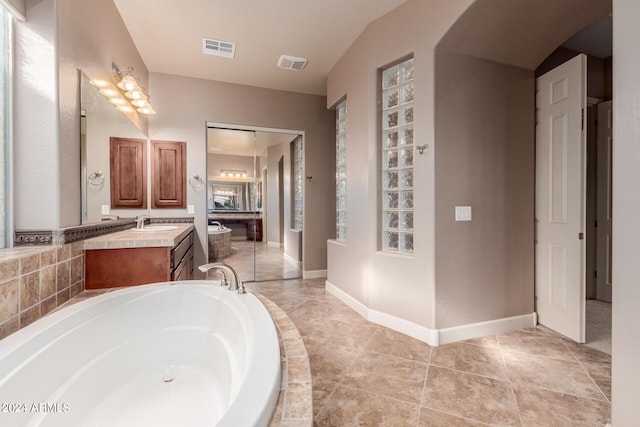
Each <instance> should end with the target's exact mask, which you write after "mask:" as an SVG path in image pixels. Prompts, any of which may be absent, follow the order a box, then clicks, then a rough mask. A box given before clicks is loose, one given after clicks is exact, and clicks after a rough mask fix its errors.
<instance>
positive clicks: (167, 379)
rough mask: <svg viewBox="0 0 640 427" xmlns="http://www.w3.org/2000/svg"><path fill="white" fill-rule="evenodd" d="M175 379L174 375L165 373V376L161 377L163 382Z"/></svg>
mask: <svg viewBox="0 0 640 427" xmlns="http://www.w3.org/2000/svg"><path fill="white" fill-rule="evenodd" d="M175 379H176V377H175V376H173V375H167V376H165V377H164V378H163V379H162V381H164V382H165V383H170V382H171V381H173V380H175Z"/></svg>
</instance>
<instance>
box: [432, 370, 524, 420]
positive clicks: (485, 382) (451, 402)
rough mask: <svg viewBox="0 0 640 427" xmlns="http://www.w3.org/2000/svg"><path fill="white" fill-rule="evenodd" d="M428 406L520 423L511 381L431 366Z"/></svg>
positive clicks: (465, 414)
mask: <svg viewBox="0 0 640 427" xmlns="http://www.w3.org/2000/svg"><path fill="white" fill-rule="evenodd" d="M422 405H423V406H424V407H427V408H430V409H435V410H438V411H442V412H446V413H448V414H452V415H457V416H460V417H464V418H468V419H471V420H474V421H480V422H484V423H488V424H498V425H509V426H517V425H520V420H519V417H518V408H517V406H516V402H515V400H514V398H513V393H512V391H511V385H510V383H509V382H508V381H501V380H497V379H495V378H488V377H482V376H479V375H474V374H467V373H464V372H460V371H454V370H451V369H445V368H439V367H437V366H430V367H429V374H428V376H427V382H426V385H425V390H424V400H423V403H422Z"/></svg>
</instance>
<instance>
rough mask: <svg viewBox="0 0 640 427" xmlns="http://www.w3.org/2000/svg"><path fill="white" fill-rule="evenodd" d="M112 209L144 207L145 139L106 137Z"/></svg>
mask: <svg viewBox="0 0 640 427" xmlns="http://www.w3.org/2000/svg"><path fill="white" fill-rule="evenodd" d="M109 167H110V174H109V175H110V183H111V208H112V209H146V208H147V141H146V140H144V139H136V138H116V137H111V138H109Z"/></svg>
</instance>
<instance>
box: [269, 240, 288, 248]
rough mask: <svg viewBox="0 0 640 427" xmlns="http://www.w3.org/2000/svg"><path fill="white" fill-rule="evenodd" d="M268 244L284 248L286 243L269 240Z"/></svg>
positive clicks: (272, 246)
mask: <svg viewBox="0 0 640 427" xmlns="http://www.w3.org/2000/svg"><path fill="white" fill-rule="evenodd" d="M267 246H269V247H271V248H284V244H283V243H280V242H271V241H268V242H267Z"/></svg>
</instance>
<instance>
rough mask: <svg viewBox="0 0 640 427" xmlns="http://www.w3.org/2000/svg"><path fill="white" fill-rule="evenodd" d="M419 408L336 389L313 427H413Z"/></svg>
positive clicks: (352, 391) (347, 388) (360, 391)
mask: <svg viewBox="0 0 640 427" xmlns="http://www.w3.org/2000/svg"><path fill="white" fill-rule="evenodd" d="M418 411H419V406H418V405H416V404H411V403H407V402H400V401H397V400H394V399H389V398H386V397H382V396H379V395H376V394H373V393H367V392H365V391H362V390H357V389H352V388H349V387H344V386H339V387H338V388H337V390H336V391H335V392H334V393H333V395H332V396H331V397H330V398H329V400H328V402H327V403H326V405H325V406H324V408H322V410H321V411H320V413H319V414H318V417H317V418H316V423H315V424H316V425H317V426H345V427H347V426H362V427H364V426H366V427H375V426H394V427H402V426H415V425H417V422H418Z"/></svg>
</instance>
